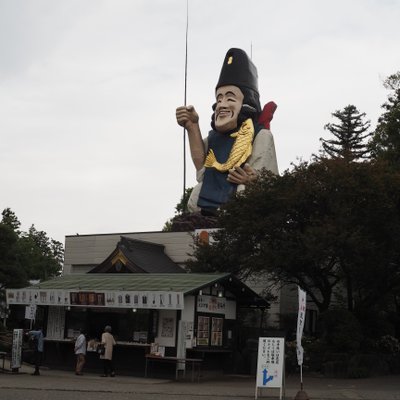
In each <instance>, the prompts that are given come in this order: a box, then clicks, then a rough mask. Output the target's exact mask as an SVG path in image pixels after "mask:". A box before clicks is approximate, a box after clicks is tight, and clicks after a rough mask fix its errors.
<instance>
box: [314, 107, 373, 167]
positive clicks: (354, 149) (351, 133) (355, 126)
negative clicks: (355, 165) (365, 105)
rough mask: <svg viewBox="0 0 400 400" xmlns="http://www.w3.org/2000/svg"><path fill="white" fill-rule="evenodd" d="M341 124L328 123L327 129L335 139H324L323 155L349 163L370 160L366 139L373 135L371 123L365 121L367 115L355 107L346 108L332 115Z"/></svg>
mask: <svg viewBox="0 0 400 400" xmlns="http://www.w3.org/2000/svg"><path fill="white" fill-rule="evenodd" d="M332 116H333V117H335V118H337V119H338V120H339V123H328V124H326V125H325V127H324V128H325V129H326V130H328V131H329V132H330V133H331V134H332V135H333V136H334V137H335V139H323V138H321V139H320V141H321V143H322V154H323V155H325V154H327V155H328V156H329V157H332V158H343V159H345V160H346V161H348V162H351V161H358V160H362V159H366V158H368V154H369V147H368V145H367V142H366V139H367V138H368V137H369V136H370V135H371V133H368V132H367V131H368V129H369V127H370V121H365V120H364V118H365V113H360V112H359V111H358V110H357V108H356V107H355V106H353V105H348V106H346V107H345V108H344V109H343V110H338V111H335V112H334V113H332Z"/></svg>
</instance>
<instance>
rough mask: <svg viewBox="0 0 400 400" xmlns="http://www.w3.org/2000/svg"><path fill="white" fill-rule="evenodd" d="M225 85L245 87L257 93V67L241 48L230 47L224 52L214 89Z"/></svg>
mask: <svg viewBox="0 0 400 400" xmlns="http://www.w3.org/2000/svg"><path fill="white" fill-rule="evenodd" d="M226 85H233V86H237V87H239V88H241V89H242V88H247V89H250V90H253V91H254V92H256V93H257V95H258V94H259V93H258V74H257V68H256V66H255V65H254V64H253V62H252V61H251V60H250V58H249V57H248V56H247V54H246V53H245V52H244V51H243V50H241V49H230V50H228V52H227V53H226V56H225V60H224V64H223V65H222V69H221V74H220V76H219V80H218V83H217V86H216V88H215V89H218V88H219V87H221V86H226Z"/></svg>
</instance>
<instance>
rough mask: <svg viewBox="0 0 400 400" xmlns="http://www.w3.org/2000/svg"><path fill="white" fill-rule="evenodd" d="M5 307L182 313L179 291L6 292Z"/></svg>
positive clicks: (39, 290)
mask: <svg viewBox="0 0 400 400" xmlns="http://www.w3.org/2000/svg"><path fill="white" fill-rule="evenodd" d="M6 300H7V304H28V305H30V306H36V305H45V306H66V307H67V306H85V307H109V308H148V309H166V310H168V309H169V310H183V307H184V296H183V293H181V292H167V291H145V292H144V291H143V292H142V291H140V292H138V291H118V290H113V291H88V290H55V289H7V290H6Z"/></svg>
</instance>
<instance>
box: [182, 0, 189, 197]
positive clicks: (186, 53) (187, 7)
mask: <svg viewBox="0 0 400 400" xmlns="http://www.w3.org/2000/svg"><path fill="white" fill-rule="evenodd" d="M188 31H189V0H186V37H185V89H184V98H183V105H184V106H185V107H186V97H187V60H188ZM185 192H186V128H185V127H184V128H183V194H182V199H184V198H185Z"/></svg>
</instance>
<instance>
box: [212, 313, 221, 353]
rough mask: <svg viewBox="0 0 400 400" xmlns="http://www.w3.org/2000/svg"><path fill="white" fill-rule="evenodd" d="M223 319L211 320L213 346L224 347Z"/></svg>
mask: <svg viewBox="0 0 400 400" xmlns="http://www.w3.org/2000/svg"><path fill="white" fill-rule="evenodd" d="M223 322H224V320H223V318H212V320H211V346H222V326H223Z"/></svg>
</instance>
